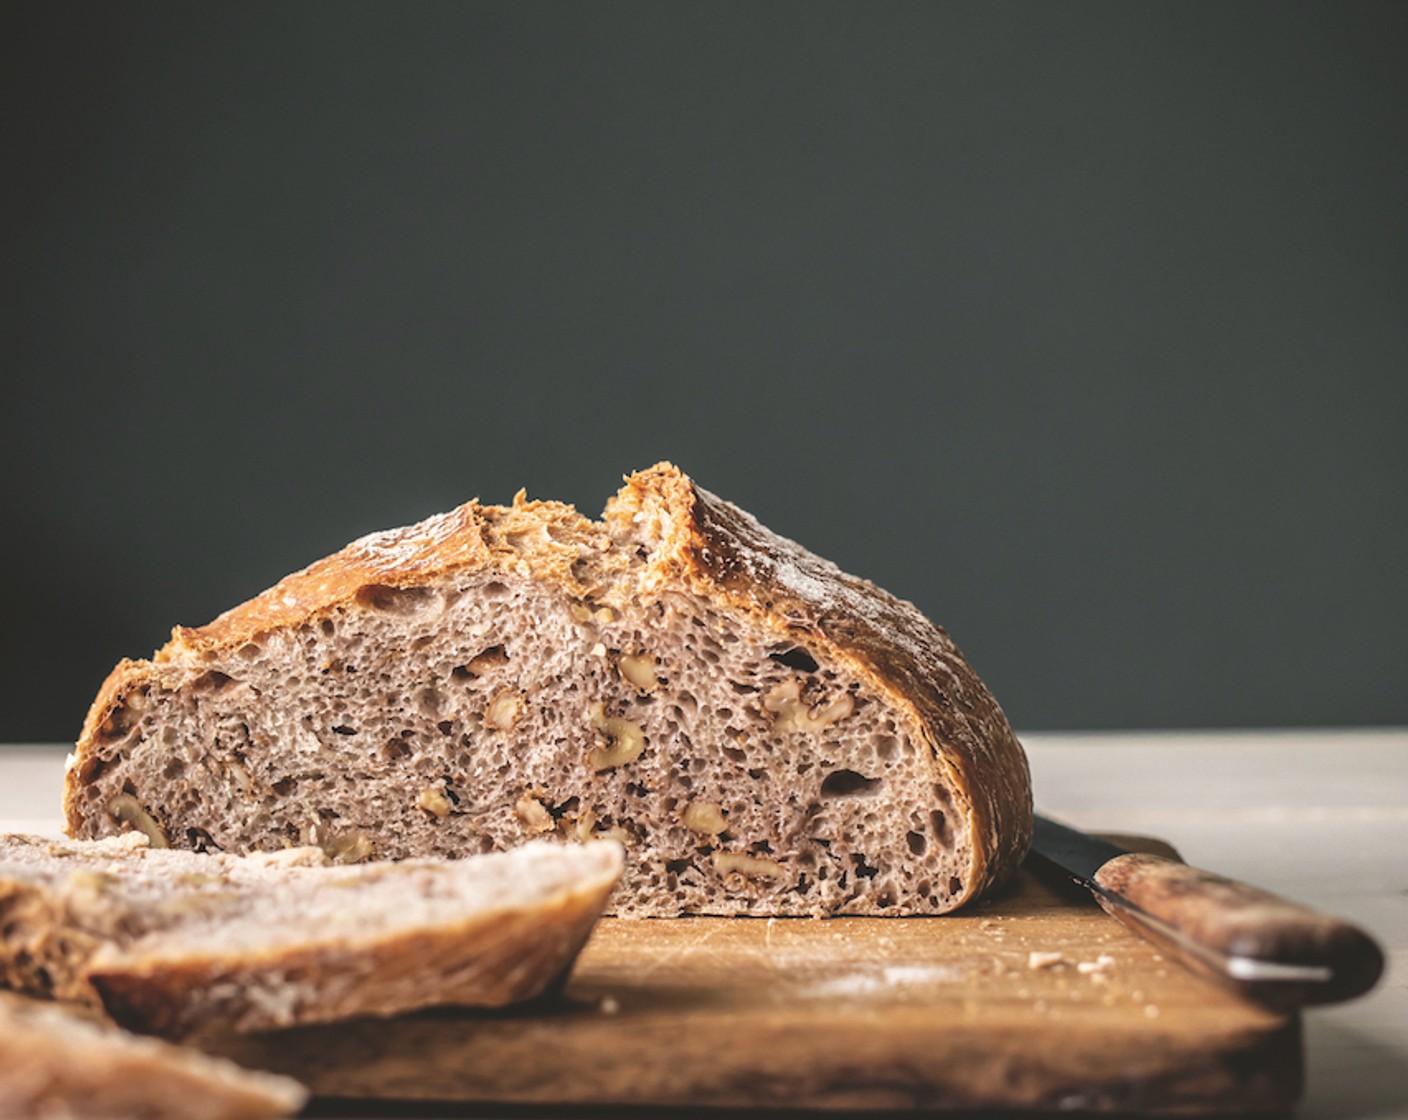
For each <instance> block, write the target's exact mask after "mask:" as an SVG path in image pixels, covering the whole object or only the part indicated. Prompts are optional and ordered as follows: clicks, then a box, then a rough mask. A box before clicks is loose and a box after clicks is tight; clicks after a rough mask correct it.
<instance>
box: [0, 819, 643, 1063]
mask: <svg viewBox="0 0 1408 1120" xmlns="http://www.w3.org/2000/svg"><path fill="white" fill-rule="evenodd" d="M621 862H622V859H621V849H620V847H619V846H618V845H616V844H612V843H600V844H587V845H580V846H572V847H566V846H563V845H559V844H544V843H538V844H531V845H527V846H525V847H523V848H520V849H518V850H516V851H513V852H508V853H502V854H498V855H490V856H481V857H478V858H475V859H466V860H406V861H403V862H399V863H387V862H380V863H371V864H362V865H358V866H351V867H349V866H338V865H334V864H331V863H329V862H328V857H327V856H326V855H325V854H324V853H323V852H322V851H321V850H320V849H318V848H293V849H287V850H285V851H281V852H271V853H265V854H259V855H252V856H244V857H241V856H230V855H202V854H199V853H196V852H182V851H171V850H159V849H151V848H149V847H148V844H147V839H146V837H144V836H142V835H140V834H137V833H133V834H129V835H128V836H124V837H117V838H112V839H108V840H103V841H98V842H92V843H90V842H83V841H79V842H65V841H53V840H45V839H41V838H38V837H32V836H16V835H8V836H0V985H3V986H5V987H9V988H14V989H18V990H21V991H26V992H29V993H31V994H35V995H41V996H54V997H57V998H60V999H76V1000H87V1001H89V1002H93V1001H94V1000H95V999H96V1000H100V1001H101V1003H102V1005H103V1007H104V1008H105V1009H106V1010H107V1012H108V1013H109V1014H110V1015H111V1016H112V1018H113V1019H115V1020H116V1021H117V1022H119V1023H121V1024H122V1025H124V1026H128V1027H132V1028H134V1029H137V1030H141V1031H145V1032H149V1033H154V1034H162V1035H167V1036H171V1037H184V1036H187V1035H190V1034H193V1033H198V1032H202V1031H206V1030H222V1031H249V1030H258V1029H265V1028H274V1027H286V1026H292V1025H295V1024H299V1023H316V1022H329V1021H332V1020H337V1019H346V1018H351V1017H354V1016H364V1015H393V1014H396V1013H398V1012H402V1011H408V1010H412V1009H415V1008H421V1007H427V1006H432V1005H441V1004H452V1005H459V1006H486V1007H497V1006H502V1005H504V1004H508V1003H513V1002H517V1001H520V1000H525V999H529V998H531V997H533V996H536V995H538V994H539V993H541V992H542V991H544V990H545V989H546V988H547V987H548V986H549V985H551V984H552V983H553V982H554V981H555V980H556V979H558V978H560V977H562V976H563V975H565V973H566V970H567V969H568V968H569V967H570V966H571V964H572V961H573V960H574V959H575V958H576V956H577V953H578V951H579V950H580V949H581V947H582V945H583V944H584V943H585V942H586V939H587V936H588V935H589V933H590V932H591V928H592V926H593V924H594V923H595V921H596V918H597V916H598V915H599V914H600V913H601V908H602V905H603V904H604V902H605V900H606V896H607V894H608V893H609V892H610V890H611V888H612V887H613V886H614V884H615V883H616V880H617V879H618V878H619V876H620V872H621Z"/></svg>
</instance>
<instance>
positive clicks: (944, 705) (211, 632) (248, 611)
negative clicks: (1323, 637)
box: [65, 462, 1032, 897]
mask: <svg viewBox="0 0 1408 1120" xmlns="http://www.w3.org/2000/svg"><path fill="white" fill-rule="evenodd" d="M465 568H485V569H489V570H495V569H497V570H502V571H505V572H509V573H514V574H521V575H531V576H532V577H534V578H536V579H539V580H545V581H551V582H556V583H559V584H561V585H562V587H563V590H564V591H565V592H566V593H568V594H570V595H573V596H582V595H586V594H591V595H593V596H594V597H595V598H596V599H597V600H598V601H600V602H602V603H604V604H607V605H620V604H630V603H635V604H640V603H643V602H648V601H649V600H650V599H651V598H652V597H653V596H655V595H657V594H659V593H661V592H663V591H666V590H668V589H670V588H671V587H683V588H687V589H688V590H691V591H694V592H696V593H700V594H703V595H705V596H707V597H709V598H711V599H714V600H715V601H718V602H720V603H722V604H723V605H725V606H727V607H730V608H732V609H735V610H738V611H742V612H746V613H747V614H750V615H752V616H754V617H755V618H756V619H758V620H759V621H760V622H761V623H762V624H764V625H767V626H770V627H772V628H774V629H776V630H778V631H779V633H780V635H786V636H788V637H791V638H793V639H795V640H797V641H799V642H800V641H806V642H810V643H812V645H814V646H816V647H818V648H820V649H823V650H825V651H826V652H827V653H829V654H830V655H831V656H833V657H835V658H837V659H838V660H840V661H841V662H843V663H844V664H846V665H847V666H848V667H849V668H850V669H852V670H853V671H854V672H855V673H856V674H857V676H859V677H860V678H862V679H863V680H865V681H866V682H868V683H869V684H870V686H871V687H873V688H875V689H876V690H878V691H879V692H880V693H882V694H884V695H887V696H888V697H890V698H891V699H892V700H893V701H894V702H895V703H896V704H897V705H898V706H900V707H901V708H907V709H909V710H912V711H913V712H914V713H915V714H916V715H917V717H918V719H917V723H918V724H919V726H920V728H921V729H922V733H923V734H924V736H925V737H926V738H927V740H928V745H929V746H930V748H931V749H932V750H933V751H934V754H935V757H936V760H937V763H938V765H939V766H940V767H941V768H942V770H943V772H944V773H945V775H946V777H947V778H948V780H949V782H950V783H951V786H952V791H953V794H954V796H955V797H956V798H957V799H959V800H966V801H967V802H968V804H969V806H970V808H971V811H972V822H971V828H972V831H971V835H972V838H973V849H974V851H973V866H972V868H971V870H970V874H969V877H968V880H967V882H968V892H967V893H968V896H969V897H973V896H974V895H976V894H978V893H981V892H982V891H983V890H984V889H986V888H987V887H989V886H991V885H993V884H995V883H997V882H999V881H1001V880H1002V879H1004V878H1006V877H1007V875H1008V874H1010V873H1011V872H1012V871H1013V870H1015V869H1016V867H1017V865H1018V864H1019V863H1020V862H1021V859H1022V857H1023V856H1024V855H1025V852H1026V849H1027V845H1028V843H1029V841H1030V835H1031V815H1032V804H1031V781H1030V775H1029V772H1028V769H1027V762H1026V757H1025V755H1024V753H1023V751H1022V748H1021V746H1020V744H1019V743H1018V742H1017V739H1016V737H1015V735H1014V734H1013V732H1012V729H1011V727H1010V726H1009V724H1008V722H1007V719H1006V717H1005V716H1004V715H1003V713H1002V710H1001V708H999V706H998V705H997V702H996V701H995V700H994V699H993V697H992V695H991V694H990V693H989V692H988V690H987V688H986V687H985V686H984V685H983V683H982V682H981V681H980V680H979V678H978V676H977V674H976V673H975V672H974V671H973V670H972V668H971V667H970V666H969V665H968V662H967V661H966V660H965V659H964V657H963V656H962V654H961V653H960V652H959V651H958V649H957V647H956V646H955V645H954V644H953V642H952V640H951V639H950V638H949V636H948V635H947V633H945V632H944V630H943V629H942V628H940V627H938V626H936V625H934V624H933V623H932V622H930V621H929V620H928V619H927V618H926V617H925V616H924V615H923V614H922V613H921V612H920V611H919V610H918V608H916V607H915V606H914V605H913V604H912V603H909V602H906V601H904V600H901V599H898V598H896V597H895V596H893V595H891V594H889V593H888V592H886V591H884V590H882V589H881V588H878V587H876V586H875V585H874V584H872V583H870V582H868V581H867V580H863V579H859V578H857V577H855V576H851V575H848V574H846V573H844V572H842V571H841V570H840V569H839V568H837V567H836V566H835V565H834V564H832V563H831V562H830V561H828V560H825V559H823V558H821V557H819V556H817V555H815V554H814V553H812V552H809V551H808V550H807V549H805V548H804V547H802V546H801V545H799V544H797V543H796V542H794V541H791V540H788V539H787V538H785V537H781V536H779V535H778V534H776V533H773V532H772V531H771V530H769V529H767V528H766V527H764V526H763V525H761V524H760V523H759V522H758V521H757V520H756V519H755V518H753V517H752V516H751V515H750V514H748V513H746V512H744V511H743V510H741V509H739V508H738V507H737V506H734V505H732V504H731V503H729V502H726V501H724V500H723V499H721V498H719V497H717V496H716V495H714V494H711V493H710V492H709V491H707V490H705V489H703V488H702V487H699V486H697V485H696V484H695V483H694V482H693V481H692V480H691V479H690V478H688V477H687V476H686V475H685V474H684V473H683V472H681V471H680V470H679V469H678V468H676V467H675V466H673V465H672V464H670V463H663V462H662V463H658V464H656V465H655V466H653V467H651V468H649V469H648V470H644V471H639V472H637V473H635V474H632V475H630V476H628V477H627V478H626V480H625V485H624V486H623V487H622V488H621V490H620V491H619V492H618V493H617V494H616V496H615V497H614V498H612V499H611V500H610V501H609V502H608V503H607V506H606V510H605V513H604V515H603V518H602V520H601V521H592V520H589V519H588V518H585V517H583V516H582V515H581V514H580V513H578V512H577V510H576V509H574V508H573V507H572V506H570V505H565V504H563V503H561V502H554V501H529V500H526V498H525V496H524V494H523V493H522V492H521V491H520V492H519V494H518V495H517V496H516V497H515V499H514V502H513V504H512V505H511V506H495V505H482V504H480V503H479V502H478V501H477V500H475V501H471V502H467V503H466V504H464V505H462V506H459V507H458V508H456V509H453V510H450V511H448V512H446V513H442V514H437V515H435V516H433V517H429V518H427V519H425V520H424V521H421V522H418V523H416V524H414V525H409V526H406V527H405V528H400V529H391V530H387V531H385V532H380V533H373V534H370V535H369V536H365V537H362V538H361V539H359V540H356V541H353V542H352V543H351V544H349V545H347V546H346V547H345V548H343V549H342V550H341V551H339V552H336V553H334V554H333V555H331V556H328V557H326V558H325V559H322V560H319V561H317V562H316V563H314V564H312V565H310V566H309V567H307V568H304V569H303V570H301V571H298V572H295V573H293V574H291V575H289V576H287V577H285V578H284V579H282V580H280V581H279V582H278V583H277V584H275V585H274V586H273V587H271V588H269V589H268V590H267V591H265V592H263V593H262V594H260V595H257V596H255V597H254V598H253V599H250V600H249V601H247V602H245V603H242V604H240V605H239V606H237V607H234V608H233V609H231V610H229V611H226V612H225V613H224V614H222V615H220V616H219V617H218V618H216V619H215V620H214V621H212V622H210V623H209V624H207V625H205V626H201V627H198V628H194V629H192V628H186V627H177V628H176V629H174V630H173V631H172V636H171V640H170V641H169V642H168V643H167V644H166V645H165V646H164V647H163V648H162V649H161V650H159V651H158V652H157V654H156V655H155V661H156V662H158V663H162V662H182V661H184V662H187V663H199V662H200V661H202V660H205V659H207V658H209V657H213V656H215V655H216V654H218V653H220V652H223V651H226V650H233V649H238V648H239V647H241V646H243V645H244V644H246V643H248V642H251V641H253V640H255V639H257V638H258V637H259V636H260V635H262V634H265V633H267V632H269V631H271V630H276V629H281V628H284V627H296V626H299V625H302V624H304V623H306V622H308V621H310V620H312V619H315V618H317V617H318V616H320V615H322V614H323V613H325V612H328V611H330V610H332V609H334V608H336V607H340V606H344V605H347V604H349V603H355V602H357V601H358V600H359V599H363V598H366V597H370V598H371V599H372V600H373V601H374V599H375V596H376V595H377V594H378V591H379V589H383V588H397V589H400V588H408V587H414V586H417V585H421V584H427V583H431V582H434V581H437V580H439V579H441V578H443V577H444V576H446V575H448V574H450V573H452V572H455V571H459V570H462V569H465ZM151 671H152V665H151V663H149V662H140V661H135V662H134V661H124V662H122V663H120V664H119V665H118V666H117V667H116V668H115V669H114V670H113V672H112V673H111V674H110V675H109V677H108V679H107V681H106V682H104V685H103V687H102V689H101V690H100V692H99V694H98V696H97V698H96V699H95V700H94V702H93V706H92V708H91V709H90V710H89V713H88V717H87V719H86V721H85V723H84V727H83V732H82V735H81V737H80V740H79V752H78V754H79V756H80V757H81V756H82V755H83V753H84V750H83V747H84V744H85V743H87V742H90V741H91V740H92V738H93V736H94V734H95V732H96V731H97V729H98V728H100V727H101V726H102V725H103V723H104V721H105V720H107V719H108V717H109V716H110V715H111V714H112V713H113V710H114V708H115V707H116V706H117V704H118V701H119V700H120V695H121V693H122V692H123V691H125V690H126V689H128V688H130V687H131V686H132V685H133V683H134V680H135V679H139V678H142V677H144V676H146V675H147V674H149V673H150V672H151ZM76 795H77V786H76V785H75V784H74V783H72V782H70V783H69V787H68V791H67V794H66V799H65V801H66V808H67V809H68V810H69V818H70V820H71V821H72V820H74V819H75V811H74V809H73V808H72V801H73V798H74V797H76Z"/></svg>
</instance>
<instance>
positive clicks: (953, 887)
mask: <svg viewBox="0 0 1408 1120" xmlns="http://www.w3.org/2000/svg"><path fill="white" fill-rule="evenodd" d="M962 893H963V880H962V879H960V878H959V877H958V876H957V875H951V876H949V880H948V896H949V898H955V897H957V896H958V895H960V894H962Z"/></svg>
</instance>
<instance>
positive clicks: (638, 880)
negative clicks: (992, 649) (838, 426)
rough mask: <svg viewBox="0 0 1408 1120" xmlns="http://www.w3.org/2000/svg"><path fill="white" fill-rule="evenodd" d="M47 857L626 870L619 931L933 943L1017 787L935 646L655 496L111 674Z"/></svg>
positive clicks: (774, 550)
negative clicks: (333, 857) (295, 853)
mask: <svg viewBox="0 0 1408 1120" xmlns="http://www.w3.org/2000/svg"><path fill="white" fill-rule="evenodd" d="M65 809H66V813H67V820H68V828H69V830H70V832H71V834H72V835H74V836H78V837H98V836H104V835H109V834H112V833H115V832H118V831H121V830H123V829H127V828H139V829H142V830H144V831H146V832H147V833H148V834H149V835H150V836H151V837H152V839H153V842H154V843H169V844H171V845H174V846H179V847H191V848H197V849H203V850H210V851H215V850H225V851H233V852H246V851H250V850H255V849H273V848H279V847H282V846H284V845H287V844H291V843H300V842H303V843H307V842H309V841H314V842H317V843H320V844H323V845H324V846H325V847H327V848H328V849H329V850H331V851H334V852H337V853H339V854H341V855H342V856H358V855H368V854H370V855H375V856H378V857H382V856H385V857H403V856H414V855H425V854H432V853H433V854H442V855H464V854H468V853H473V852H484V851H490V850H494V849H504V848H511V847H513V846H515V845H518V844H521V843H523V842H524V841H526V840H528V839H531V838H533V837H538V836H553V837H556V838H558V839H560V840H575V839H583V838H587V837H591V836H598V835H609V836H614V837H616V838H618V839H620V840H621V841H622V842H623V843H624V844H625V845H626V848H627V851H628V861H627V871H626V875H625V878H624V880H623V884H622V888H621V890H620V891H618V893H617V894H616V896H615V897H614V899H613V906H614V909H615V912H616V913H618V914H621V915H625V916H670V915H679V914H691V913H703V914H767V915H774V914H776V915H789V914H795V915H825V914H937V913H942V912H945V911H948V910H951V909H952V908H954V907H955V906H958V905H960V904H961V903H963V902H965V901H967V900H969V899H971V898H973V897H975V896H976V895H978V894H979V893H980V892H982V891H984V890H985V889H988V888H990V887H992V886H993V885H994V884H996V883H999V882H1001V881H1002V880H1003V879H1004V878H1006V876H1007V875H1008V874H1009V873H1010V872H1012V871H1013V870H1014V869H1015V868H1016V866H1017V864H1018V863H1019V862H1020V860H1021V858H1022V856H1023V854H1024V853H1025V851H1026V848H1027V844H1028V841H1029V837H1030V830H1031V788H1030V778H1029V775H1028V771H1027V765H1026V759H1025V756H1024V755H1023V752H1022V748H1021V746H1020V745H1019V744H1018V742H1017V740H1016V738H1015V736H1014V735H1013V733H1012V730H1011V728H1010V727H1009V726H1008V723H1007V720H1006V718H1005V717H1004V716H1003V714H1002V711H1001V709H1000V708H999V707H998V705H997V703H996V702H995V701H994V699H993V697H992V696H991V694H990V693H989V692H988V690H987V689H986V688H985V687H984V686H983V684H982V682H981V681H980V680H979V679H978V677H977V675H976V674H975V673H974V672H973V670H972V669H971V668H970V667H969V665H968V663H967V662H966V661H965V660H964V658H963V656H962V655H961V654H960V653H959V651H958V650H957V648H955V646H954V645H953V643H952V642H951V641H950V640H949V638H948V636H947V634H945V633H944V632H943V631H942V630H940V629H939V628H937V627H935V626H934V625H933V624H931V623H930V622H929V621H928V620H927V619H926V618H925V617H924V616H923V615H922V614H921V613H920V612H919V611H918V610H917V609H916V608H915V607H914V606H912V605H911V604H909V603H906V602H902V601H900V600H898V599H896V598H894V597H893V596H891V595H889V594H887V593H886V592H884V591H882V590H880V589H879V588H877V587H875V586H874V585H872V584H870V583H867V582H865V581H864V580H861V579H857V578H856V577H854V576H849V575H846V574H845V573H843V572H841V571H840V570H839V569H838V568H836V567H835V566H834V565H833V564H831V563H829V562H828V561H826V560H823V559H821V558H820V557H818V556H815V555H813V554H812V553H810V552H808V551H806V550H805V549H804V548H802V547H801V546H800V545H798V544H795V543H793V542H792V541H789V540H785V539H783V538H782V537H779V536H777V535H775V534H773V533H771V532H769V531H768V530H767V529H765V528H763V527H762V526H761V525H760V524H759V523H758V522H757V521H756V520H754V519H753V518H752V517H751V516H749V515H748V514H746V513H744V512H743V511H741V510H739V509H738V508H737V507H735V506H732V505H730V504H729V503H727V502H725V501H723V500H721V499H719V498H717V497H715V496H714V495H712V494H710V493H709V492H708V491H706V490H703V489H701V488H699V487H698V486H696V485H695V484H694V483H693V482H691V481H690V480H689V479H688V478H686V477H685V476H684V475H683V474H681V473H680V472H679V471H678V470H676V469H675V468H674V467H672V466H670V465H669V464H660V465H658V466H656V467H654V468H652V469H650V470H647V471H644V472H641V473H639V474H636V475H634V476H632V477H630V478H629V479H627V481H626V485H625V486H624V488H623V489H622V490H621V492H620V493H619V494H617V496H616V497H615V498H614V499H613V500H612V501H611V502H610V503H609V504H608V505H607V509H606V513H605V517H604V518H603V520H602V521H590V520H587V519H586V518H583V517H582V516H580V515H579V514H578V513H577V512H576V511H575V510H574V509H572V508H571V507H570V506H565V505H561V504H559V503H555V502H529V501H525V500H524V498H523V495H522V494H520V495H519V496H518V498H517V499H515V501H514V504H513V505H512V506H510V507H500V506H482V505H480V504H479V503H477V502H470V503H469V504H467V505H464V506H461V507H460V508H458V509H455V510H452V511H451V512H449V513H446V514H442V515H439V516H436V517H432V518H429V519H428V520H426V521H423V522H421V523H419V524H417V525H412V526H410V527H408V528H405V529H399V530H392V531H388V532H384V533H377V534H373V535H372V536H369V537H365V538H363V539H361V540H359V541H356V542H354V543H353V544H351V545H348V546H347V547H346V548H345V549H343V550H342V551H341V552H339V553H337V554H335V555H333V556H330V557H328V558H327V559H325V560H322V561H319V562H318V563H316V564H313V565H312V566H311V567H309V568H307V569H305V570H303V571H301V572H297V573H295V574H293V575H291V576H289V577H287V578H286V579H284V580H283V581H282V582H280V583H279V584H278V585H277V586H275V587H273V588H271V589H270V590H268V591H266V592H264V593H263V594H261V595H259V596H258V597H256V598H255V599H252V600H250V601H249V602H247V603H244V604H243V605H241V606H238V607H235V608H234V609H233V610H231V611H228V612H227V613H225V614H223V615H221V616H220V617H219V618H218V619H216V620H215V621H214V622H212V623H210V624H209V625H208V626H204V627H202V628H200V629H198V630H189V629H180V628H178V629H177V630H175V631H174V632H173V636H172V639H171V641H170V643H169V644H168V645H167V646H166V647H165V648H164V649H162V650H161V651H159V652H158V653H157V655H156V657H155V659H154V660H153V661H135V662H134V661H124V662H123V663H122V664H120V665H119V666H118V667H117V668H116V669H115V670H114V671H113V673H112V674H111V675H110V676H109V678H108V680H107V682H106V683H105V684H104V685H103V687H102V690H101V692H100V693H99V695H98V697H97V699H96V700H95V702H94V704H93V706H92V709H91V711H90V712H89V714H88V719H87V722H86V723H85V725H84V728H83V733H82V736H81V738H80V739H79V741H78V745H77V749H76V753H75V755H74V756H73V758H72V760H71V764H70V768H69V772H68V779H67V788H66V794H65Z"/></svg>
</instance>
